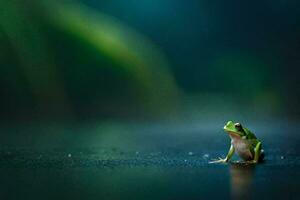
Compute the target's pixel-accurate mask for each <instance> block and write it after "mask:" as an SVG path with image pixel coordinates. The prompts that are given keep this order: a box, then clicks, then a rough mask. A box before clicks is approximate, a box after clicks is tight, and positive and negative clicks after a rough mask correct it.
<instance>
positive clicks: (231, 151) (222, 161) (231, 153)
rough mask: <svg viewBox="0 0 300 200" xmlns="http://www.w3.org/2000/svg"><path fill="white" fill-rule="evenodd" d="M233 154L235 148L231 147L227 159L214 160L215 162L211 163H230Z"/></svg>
mask: <svg viewBox="0 0 300 200" xmlns="http://www.w3.org/2000/svg"><path fill="white" fill-rule="evenodd" d="M233 154H234V147H233V145H231V146H230V149H229V151H228V153H227V156H226V158H224V159H223V158H219V159H216V160H213V161H211V162H209V163H225V162H228V161H229V160H230V158H231V157H232V156H233Z"/></svg>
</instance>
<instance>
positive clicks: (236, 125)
mask: <svg viewBox="0 0 300 200" xmlns="http://www.w3.org/2000/svg"><path fill="white" fill-rule="evenodd" d="M234 127H235V128H236V129H238V130H240V129H241V128H242V125H241V124H240V123H235V124H234Z"/></svg>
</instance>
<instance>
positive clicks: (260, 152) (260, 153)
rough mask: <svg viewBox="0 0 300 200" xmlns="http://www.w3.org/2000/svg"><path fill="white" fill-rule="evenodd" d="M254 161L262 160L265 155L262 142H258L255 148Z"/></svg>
mask: <svg viewBox="0 0 300 200" xmlns="http://www.w3.org/2000/svg"><path fill="white" fill-rule="evenodd" d="M254 153H255V154H254V162H256V163H257V162H258V161H261V160H262V159H261V157H263V156H264V151H263V150H262V144H261V142H258V143H257V144H256V146H255V149H254Z"/></svg>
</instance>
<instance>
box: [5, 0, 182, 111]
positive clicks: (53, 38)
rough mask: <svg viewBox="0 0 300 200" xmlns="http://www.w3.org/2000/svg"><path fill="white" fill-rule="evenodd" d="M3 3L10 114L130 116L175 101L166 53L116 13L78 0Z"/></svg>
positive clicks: (13, 1)
mask: <svg viewBox="0 0 300 200" xmlns="http://www.w3.org/2000/svg"><path fill="white" fill-rule="evenodd" d="M0 6H1V8H2V12H1V23H0V25H1V33H2V34H1V44H2V45H1V50H0V51H1V56H2V59H1V61H0V62H1V69H0V70H1V78H0V80H1V86H2V88H1V93H2V96H3V97H4V98H2V99H1V107H2V108H3V109H2V110H4V111H6V112H7V113H6V114H12V115H15V114H16V113H22V110H24V112H25V114H26V115H27V116H28V115H30V114H32V113H34V112H35V111H37V112H38V113H40V114H46V115H47V114H51V113H52V112H53V113H54V114H70V115H73V114H75V113H76V112H77V113H78V114H79V115H80V114H84V113H85V114H86V113H89V114H92V115H94V114H95V115H97V116H100V117H101V116H106V115H108V116H109V115H112V116H114V115H116V116H118V115H120V114H121V115H125V116H126V115H127V116H128V115H130V114H138V113H140V112H143V113H145V112H146V113H147V112H148V113H152V114H153V113H159V112H161V111H162V110H164V111H166V110H168V107H170V106H171V104H173V103H171V102H176V99H177V96H178V88H177V86H176V84H175V82H174V78H173V77H172V75H171V74H170V71H169V69H168V64H167V61H166V59H165V58H164V55H163V53H161V52H160V50H159V48H158V47H156V46H155V45H154V44H153V43H152V42H150V41H149V40H148V39H147V38H146V37H144V36H142V35H141V34H139V33H137V32H136V31H134V30H132V29H131V28H129V27H127V26H126V25H123V24H122V23H120V22H119V21H118V20H116V19H113V18H111V17H109V16H107V15H104V14H101V13H100V12H96V11H94V10H92V9H90V8H88V7H85V6H83V5H80V4H78V3H77V2H75V1H60V2H51V1H30V2H22V1H18V0H12V1H1V5H0ZM173 105H174V104H173Z"/></svg>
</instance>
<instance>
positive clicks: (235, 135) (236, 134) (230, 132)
mask: <svg viewBox="0 0 300 200" xmlns="http://www.w3.org/2000/svg"><path fill="white" fill-rule="evenodd" d="M226 132H227V133H228V135H230V136H231V137H233V138H240V137H241V136H240V135H239V134H238V133H235V132H232V131H226Z"/></svg>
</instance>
